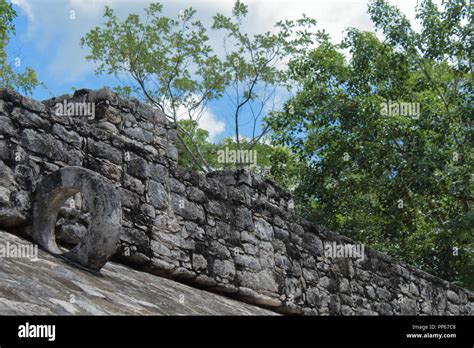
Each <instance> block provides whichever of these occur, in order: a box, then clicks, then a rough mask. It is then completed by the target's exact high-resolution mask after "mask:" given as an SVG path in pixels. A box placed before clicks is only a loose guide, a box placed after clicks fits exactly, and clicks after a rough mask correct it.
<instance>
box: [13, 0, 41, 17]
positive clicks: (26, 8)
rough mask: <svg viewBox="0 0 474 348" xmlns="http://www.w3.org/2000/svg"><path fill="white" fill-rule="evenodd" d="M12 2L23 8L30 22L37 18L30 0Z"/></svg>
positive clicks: (14, 0)
mask: <svg viewBox="0 0 474 348" xmlns="http://www.w3.org/2000/svg"><path fill="white" fill-rule="evenodd" d="M12 4H13V5H16V6H18V7H19V8H21V10H22V11H23V12H24V13H25V14H26V16H27V17H28V20H29V21H30V22H32V21H34V20H35V16H34V13H33V10H32V9H31V5H30V2H29V1H28V0H12Z"/></svg>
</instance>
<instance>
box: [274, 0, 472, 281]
mask: <svg viewBox="0 0 474 348" xmlns="http://www.w3.org/2000/svg"><path fill="white" fill-rule="evenodd" d="M369 14H370V15H371V18H372V21H373V22H374V24H375V27H376V29H377V30H379V31H381V33H382V36H383V38H382V39H379V38H378V37H377V36H376V35H375V34H374V33H371V32H363V31H359V30H357V29H354V28H350V29H348V31H347V35H346V37H345V39H344V40H343V42H342V43H341V44H333V43H331V42H330V41H329V40H326V41H325V42H323V43H322V44H321V45H319V46H318V47H317V48H316V49H314V50H311V51H309V52H308V53H307V54H306V55H305V56H303V57H299V58H296V59H292V61H291V63H290V70H291V76H292V79H293V81H294V83H295V84H296V85H298V92H297V93H296V95H295V96H294V97H293V98H292V99H291V100H289V101H288V102H287V103H286V105H285V108H284V110H283V111H282V112H280V113H278V114H277V115H275V117H273V118H268V119H267V122H268V124H270V125H271V127H272V130H273V137H274V140H275V141H277V143H279V144H281V145H284V146H289V147H290V148H291V149H292V152H293V153H295V154H297V155H298V157H299V158H300V159H302V160H304V161H307V163H308V171H307V173H306V175H305V176H304V178H303V180H302V182H301V183H300V184H299V186H298V188H297V190H296V192H297V195H298V200H299V205H300V207H302V210H303V211H304V213H305V214H306V215H307V216H308V217H310V218H312V219H316V220H317V221H321V222H323V223H325V224H326V225H328V226H330V227H332V228H333V229H335V230H337V231H340V232H343V233H345V234H347V235H349V236H352V237H354V238H355V239H356V240H359V241H360V242H364V243H366V244H368V245H370V246H372V247H374V248H376V249H379V250H385V251H387V252H388V253H390V254H392V255H394V256H397V257H399V258H401V259H403V260H405V261H407V262H409V263H412V264H415V265H417V266H419V267H421V268H423V269H425V270H427V271H430V272H433V273H434V274H437V275H439V276H441V277H443V278H445V279H448V280H452V281H459V282H461V284H463V285H465V286H468V287H470V288H473V287H474V277H473V270H474V261H473V252H474V249H473V239H474V233H473V231H474V211H473V206H472V203H473V191H472V190H473V178H472V173H473V168H474V165H473V164H474V154H473V151H472V149H473V127H472V126H473V119H472V65H471V64H472V63H471V60H470V52H472V38H471V32H470V26H469V24H468V22H469V6H468V5H467V4H466V3H465V1H450V2H446V3H445V4H444V8H443V9H438V7H437V6H436V5H434V4H433V3H432V2H431V0H424V1H422V2H421V3H420V4H419V6H418V8H417V18H418V19H419V20H420V21H421V26H422V30H421V33H417V32H415V31H414V30H413V29H412V28H411V26H410V22H409V21H408V20H407V19H406V18H405V17H404V15H402V14H401V12H400V11H399V10H398V9H397V8H396V7H393V6H390V5H389V4H388V3H386V2H385V1H383V0H376V1H372V2H371V3H370V5H369ZM400 103H414V104H413V105H416V104H418V105H419V107H420V113H419V114H416V113H412V114H411V115H407V114H406V112H402V109H401V104H400ZM387 106H388V107H387ZM396 106H397V107H396ZM384 108H385V110H384ZM397 108H398V110H397ZM387 110H388V111H389V112H386V111H387ZM384 111H385V112H384ZM405 111H406V110H405Z"/></svg>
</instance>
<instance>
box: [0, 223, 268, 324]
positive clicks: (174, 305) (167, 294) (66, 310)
mask: <svg viewBox="0 0 474 348" xmlns="http://www.w3.org/2000/svg"><path fill="white" fill-rule="evenodd" d="M7 243H9V245H18V244H26V245H32V244H31V243H30V242H28V241H26V240H24V239H21V238H19V237H17V236H15V235H12V234H10V233H7V232H4V231H0V245H8V244H7ZM0 315H275V313H273V312H271V311H267V310H265V309H262V308H259V307H254V306H252V305H249V304H246V303H242V302H238V301H235V300H232V299H229V298H226V297H223V296H220V295H216V294H213V293H210V292H206V291H203V290H199V289H195V288H192V287H189V286H187V285H184V284H181V283H178V282H175V281H172V280H169V279H165V278H160V277H157V276H154V275H151V274H148V273H144V272H139V271H136V270H132V269H130V268H128V267H126V266H123V265H119V264H116V263H114V262H109V263H107V265H106V266H105V267H104V268H103V269H102V272H101V274H100V275H99V274H94V273H92V272H88V271H85V270H83V269H80V268H77V267H75V266H74V265H72V264H70V263H68V262H66V261H65V260H62V259H60V258H58V257H55V256H53V255H51V254H49V253H47V252H45V251H43V250H41V249H39V250H38V258H37V260H36V261H33V260H31V259H28V258H11V257H2V258H1V259H0Z"/></svg>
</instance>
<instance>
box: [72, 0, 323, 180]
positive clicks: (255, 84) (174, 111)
mask: <svg viewBox="0 0 474 348" xmlns="http://www.w3.org/2000/svg"><path fill="white" fill-rule="evenodd" d="M162 9H163V7H162V5H160V4H158V3H155V4H151V5H149V7H148V8H146V9H145V18H140V16H139V15H137V14H130V15H129V16H128V17H127V18H126V19H124V20H120V19H119V18H117V16H116V15H115V14H114V11H113V10H112V9H111V8H109V7H106V8H105V12H104V23H103V25H102V26H101V27H96V28H94V29H92V30H90V31H89V32H88V33H87V34H86V35H85V36H84V37H83V38H82V40H81V43H82V45H83V46H88V47H89V48H90V50H91V52H90V54H89V55H88V56H87V59H88V60H91V61H94V62H98V63H99V65H98V68H97V69H96V73H97V74H102V73H107V74H113V75H115V76H116V77H117V78H118V79H119V80H121V84H120V86H118V87H117V88H116V90H117V91H118V92H121V93H123V94H125V95H131V94H134V95H136V96H138V97H139V98H140V99H142V100H146V101H147V102H149V103H150V104H152V105H153V106H155V107H157V108H159V109H161V110H162V111H164V112H165V113H166V114H167V115H168V116H169V117H170V119H171V120H172V121H174V122H177V124H178V142H179V144H180V145H179V146H180V149H182V150H183V151H184V152H187V154H186V155H184V156H183V161H182V163H183V164H185V163H186V164H188V165H189V166H191V167H193V168H195V169H198V170H200V171H204V172H206V171H208V170H209V169H210V168H211V165H210V163H208V162H207V159H206V156H205V155H204V154H203V151H204V149H202V148H201V145H202V143H201V140H202V139H200V138H199V136H201V135H202V134H200V133H199V132H197V131H195V127H197V125H198V124H199V119H200V117H201V116H202V114H203V112H204V111H205V109H206V107H207V105H208V103H209V102H210V101H211V100H214V99H218V98H221V97H222V96H224V95H226V96H228V97H229V111H227V110H226V112H225V115H224V116H226V117H229V115H231V116H230V118H231V124H232V125H234V128H235V139H236V143H237V145H238V147H239V148H240V147H241V145H242V144H241V127H243V126H248V125H249V124H250V125H252V126H251V127H250V128H251V129H252V130H251V133H252V135H251V141H249V142H246V143H245V146H246V147H247V148H252V147H253V146H255V145H256V143H258V142H259V141H260V140H261V139H262V137H263V136H264V134H265V133H266V131H267V128H266V129H263V130H262V131H261V132H259V131H258V125H259V123H260V121H261V119H262V117H263V116H264V115H267V114H269V113H270V112H271V110H272V109H274V106H275V98H276V96H275V91H276V89H277V88H280V87H285V85H286V81H287V77H286V76H287V71H286V70H287V69H286V64H284V63H285V60H288V57H289V55H290V54H293V55H295V56H296V55H297V54H301V52H303V51H304V50H305V49H306V48H307V47H309V45H311V44H312V43H313V42H314V40H315V38H317V37H319V36H321V35H324V34H322V33H313V32H310V31H309V27H310V26H311V25H312V24H314V20H312V19H309V18H306V17H304V18H303V19H301V20H298V21H282V22H279V23H277V24H276V26H277V27H278V28H279V32H278V34H271V33H269V32H268V33H265V34H258V35H255V36H253V37H250V36H249V35H248V34H246V33H244V32H243V30H242V20H243V18H244V17H245V15H246V13H247V7H246V6H245V5H244V4H243V3H241V2H240V1H237V2H236V3H235V5H234V8H233V12H232V13H233V16H232V18H228V17H225V16H224V15H222V14H217V15H216V16H214V22H213V25H212V28H213V29H214V30H216V31H222V32H223V34H224V37H225V39H224V43H223V46H224V51H225V55H224V57H223V59H220V58H219V57H218V56H217V55H216V54H215V53H214V51H216V50H217V47H211V46H210V44H209V38H208V34H207V32H208V31H207V29H206V28H205V27H204V25H203V24H202V23H201V22H200V21H199V20H196V19H195V15H196V11H195V10H193V9H192V8H189V9H187V10H184V11H182V12H181V13H180V14H179V18H178V19H173V18H169V17H166V16H162V15H161V12H162ZM229 46H231V47H232V49H231V50H230V49H229ZM124 77H127V78H129V79H128V80H125V79H124ZM130 78H131V79H130ZM182 119H186V120H188V121H190V122H187V123H181V122H178V120H182ZM194 121H195V122H194ZM184 125H186V126H184ZM195 136H197V137H198V138H195ZM182 153H183V152H181V154H182ZM184 160H186V161H185V162H184Z"/></svg>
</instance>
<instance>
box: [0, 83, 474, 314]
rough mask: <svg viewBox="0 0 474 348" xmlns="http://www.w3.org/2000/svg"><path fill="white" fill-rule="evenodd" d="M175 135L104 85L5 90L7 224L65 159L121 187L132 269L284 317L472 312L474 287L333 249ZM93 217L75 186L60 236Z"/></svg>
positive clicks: (336, 238) (3, 215) (25, 226)
mask: <svg viewBox="0 0 474 348" xmlns="http://www.w3.org/2000/svg"><path fill="white" fill-rule="evenodd" d="M65 100H66V102H69V103H82V102H89V103H93V104H94V106H95V118H94V119H88V118H87V117H83V116H79V115H71V116H57V115H55V105H56V104H57V103H63V102H64V101H65ZM176 134H177V133H176V128H175V127H174V125H173V124H170V123H169V122H168V121H167V119H166V117H165V115H164V114H163V113H161V112H159V111H157V110H154V109H153V108H151V107H149V106H146V105H143V104H140V103H139V102H138V101H136V100H126V99H123V98H120V97H118V96H117V95H115V94H114V93H112V92H111V91H110V90H107V89H102V90H98V91H90V90H79V91H76V92H75V93H74V95H73V96H71V95H65V96H61V97H58V98H55V99H51V100H48V101H45V102H43V103H40V102H37V101H34V100H32V99H29V98H25V97H23V96H21V95H18V94H16V93H14V92H11V91H8V90H5V89H0V229H7V230H9V231H12V232H16V233H19V234H21V233H23V234H24V233H25V231H26V234H28V230H29V228H30V225H31V223H32V218H31V216H32V200H33V192H34V191H35V185H36V184H37V183H38V182H39V180H40V179H41V178H42V177H44V176H45V175H47V174H49V173H51V172H53V171H55V170H57V169H59V168H61V167H64V166H70V165H74V166H82V167H85V168H88V169H91V170H93V171H95V172H97V173H99V174H100V175H102V176H104V177H105V178H107V179H109V180H110V181H111V182H113V183H114V184H115V187H116V190H118V192H119V193H120V196H121V199H122V202H121V203H122V213H123V221H122V229H123V231H122V237H121V243H120V247H119V248H118V251H117V253H116V255H115V257H114V258H115V260H117V261H120V262H122V263H125V264H128V265H131V266H133V267H134V268H137V269H140V270H142V271H145V272H149V273H152V274H157V275H161V276H166V277H170V278H174V279H176V280H179V281H181V282H185V283H188V284H191V285H193V286H196V287H199V288H205V289H207V290H209V291H212V292H218V293H222V294H225V295H227V296H231V297H234V298H237V299H239V300H242V301H246V302H249V303H252V304H256V305H260V306H263V307H267V308H271V309H273V310H275V311H277V312H281V313H291V314H316V315H377V314H380V315H420V314H425V315H442V314H448V315H472V314H473V313H474V305H473V301H474V294H473V293H472V292H470V291H468V290H465V289H462V288H460V287H458V286H456V285H454V284H450V283H448V282H446V281H444V280H441V279H439V278H437V277H434V276H432V275H430V274H428V273H426V272H423V271H420V270H418V269H416V268H414V267H412V266H410V265H407V264H404V263H402V262H400V261H398V260H396V259H393V258H391V257H389V256H387V255H386V254H383V253H380V252H377V251H374V250H370V249H367V248H366V249H365V257H364V258H363V259H360V258H359V259H357V258H350V257H345V258H343V257H333V258H331V257H328V256H327V255H325V252H324V251H325V245H328V243H329V244H330V245H333V244H332V243H333V242H335V243H336V244H337V245H345V244H354V241H352V240H350V239H348V238H346V237H343V236H340V235H338V234H336V233H333V232H331V231H328V230H327V229H325V228H324V227H322V226H318V225H316V224H312V223H309V222H308V221H305V220H304V219H302V218H300V217H298V216H297V215H296V214H295V213H294V212H293V209H292V205H293V203H292V200H291V197H290V196H289V195H288V194H287V193H286V192H283V191H282V190H281V189H279V188H278V187H277V186H276V185H274V184H273V183H272V182H270V181H266V180H263V179H261V178H259V177H257V176H253V175H250V174H249V173H246V172H244V171H239V172H213V173H210V174H208V175H201V174H197V173H194V172H192V171H190V170H188V169H185V168H181V167H179V166H177V150H176V147H175V139H176ZM97 194H100V192H98V193H97ZM88 216H89V214H88V212H87V211H85V210H84V208H83V207H82V203H81V196H80V194H77V195H76V196H75V197H74V201H71V202H68V203H67V205H66V206H64V207H63V208H62V209H61V213H60V216H59V218H58V221H57V227H56V229H57V231H56V232H57V238H58V240H59V241H60V242H62V244H63V245H69V246H72V245H74V244H76V243H77V242H78V240H79V239H80V238H81V236H82V235H83V234H84V232H85V230H86V227H87V225H88V223H89V220H88ZM0 268H1V265H0ZM157 296H159V294H157Z"/></svg>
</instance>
